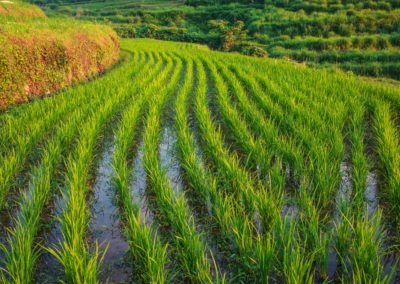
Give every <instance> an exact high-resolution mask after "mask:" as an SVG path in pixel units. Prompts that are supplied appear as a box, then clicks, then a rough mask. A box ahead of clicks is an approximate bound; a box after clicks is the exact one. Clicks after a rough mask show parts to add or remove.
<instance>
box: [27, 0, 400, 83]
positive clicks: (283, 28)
mask: <svg viewBox="0 0 400 284" xmlns="http://www.w3.org/2000/svg"><path fill="white" fill-rule="evenodd" d="M33 1H34V2H36V3H40V4H41V5H43V7H44V8H45V9H46V12H47V13H48V14H50V15H51V14H56V15H60V14H63V15H70V16H75V17H80V18H83V19H90V20H96V21H101V22H107V23H110V24H111V25H112V26H113V27H114V28H115V30H116V31H117V32H118V33H119V35H121V36H122V37H140V38H142V37H149V38H156V39H163V40H173V41H186V42H196V43H204V44H207V45H209V46H210V47H211V48H214V49H220V50H224V51H238V52H241V53H243V54H247V55H253V56H270V57H276V58H289V59H293V60H296V61H300V62H306V63H308V64H309V65H312V66H322V67H328V68H341V69H344V70H348V71H353V72H354V73H356V74H360V75H367V76H384V77H391V78H394V79H400V61H399V56H400V55H399V53H400V2H399V1H396V0H381V1H366V0H352V1H346V0H326V1H313V0H309V1H303V0H297V1H286V0H260V1H259V0H242V1H240V0H236V1H232V0H229V1H228V0H220V1H208V0H187V1H172V0H171V1H168V0H164V1H163V0H158V1H155V0H142V1H128V0H117V1H109V0H106V1H94V0H93V1H70V0H58V1H57V0H55V1H47V0H46V1H42V0H33Z"/></svg>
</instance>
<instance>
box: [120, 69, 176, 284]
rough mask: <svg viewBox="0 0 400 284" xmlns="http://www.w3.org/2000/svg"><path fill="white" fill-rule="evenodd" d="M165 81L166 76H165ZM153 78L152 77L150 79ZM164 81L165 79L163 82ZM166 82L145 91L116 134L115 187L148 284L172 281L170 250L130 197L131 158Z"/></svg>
mask: <svg viewBox="0 0 400 284" xmlns="http://www.w3.org/2000/svg"><path fill="white" fill-rule="evenodd" d="M164 77H165V75H164ZM150 78H151V77H150ZM160 79H162V78H160ZM162 82H163V81H162V80H157V81H155V83H154V84H152V86H151V87H150V88H148V89H143V90H142V91H141V92H143V93H142V94H141V95H139V96H138V97H139V99H138V101H137V102H136V103H135V104H133V105H132V106H131V107H129V108H128V109H127V110H126V111H125V112H124V114H123V116H122V119H121V122H120V124H119V127H118V130H117V131H116V134H115V136H116V142H115V143H116V146H115V152H114V157H113V167H114V170H115V176H114V183H115V185H116V188H117V193H118V196H119V200H120V204H121V211H122V212H123V213H124V214H123V216H124V220H125V227H126V236H127V239H128V242H129V246H130V250H131V252H132V255H133V257H134V259H135V260H136V261H135V265H136V267H137V268H136V271H137V274H138V276H140V278H141V280H142V281H144V282H146V283H164V282H166V281H167V280H168V279H169V274H168V271H167V270H166V268H165V264H166V263H167V246H162V245H161V243H160V241H159V239H158V237H157V235H156V232H155V230H154V228H153V227H152V226H151V225H150V226H147V225H146V224H145V223H143V222H142V219H141V216H140V205H139V204H137V203H134V202H133V201H132V199H131V196H130V193H129V176H130V174H129V172H130V167H129V165H128V154H129V150H130V149H131V148H132V146H133V145H132V143H133V139H132V137H134V136H135V132H136V130H137V127H138V124H139V121H140V115H141V114H143V111H144V109H145V106H146V105H147V101H148V100H149V97H150V96H151V95H156V91H157V90H158V88H159V87H160V85H161V83H162Z"/></svg>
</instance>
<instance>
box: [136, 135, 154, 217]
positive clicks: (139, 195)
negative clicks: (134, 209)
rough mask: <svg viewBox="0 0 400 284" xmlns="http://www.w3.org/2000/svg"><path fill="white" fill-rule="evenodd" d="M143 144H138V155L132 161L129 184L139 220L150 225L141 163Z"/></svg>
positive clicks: (149, 213)
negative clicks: (137, 207) (138, 213)
mask: <svg viewBox="0 0 400 284" xmlns="http://www.w3.org/2000/svg"><path fill="white" fill-rule="evenodd" d="M143 156H144V143H143V141H142V142H141V143H140V146H139V147H138V153H137V155H136V157H135V159H134V161H133V170H132V176H131V180H132V182H131V184H130V195H131V198H132V201H133V203H134V204H137V205H138V206H139V209H140V218H141V221H142V222H143V223H144V224H147V225H150V224H151V223H152V222H153V220H154V214H153V212H152V210H151V209H150V207H149V199H148V198H149V195H148V191H147V186H148V180H147V174H146V169H145V167H144V163H143Z"/></svg>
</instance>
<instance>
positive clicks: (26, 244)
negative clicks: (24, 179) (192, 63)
mask: <svg viewBox="0 0 400 284" xmlns="http://www.w3.org/2000/svg"><path fill="white" fill-rule="evenodd" d="M139 66H140V64H139ZM139 66H138V67H139ZM138 70H139V69H137V70H136V72H138ZM97 91H100V90H97ZM115 94H117V93H114V94H112V95H114V96H106V95H105V93H104V92H103V93H102V92H98V93H97V95H96V96H90V97H91V103H90V104H87V105H86V106H85V107H82V108H76V109H75V110H74V111H73V112H72V113H70V115H69V118H68V120H67V121H66V122H65V124H62V125H61V126H59V128H58V129H56V134H55V135H54V137H53V138H52V139H51V140H49V141H48V142H47V144H46V146H45V149H44V150H43V155H42V156H43V158H42V161H41V162H40V163H39V164H38V165H37V166H36V167H33V168H32V170H31V176H32V178H31V180H30V183H29V188H28V190H27V191H25V192H23V193H22V198H21V203H20V205H19V209H18V211H19V214H18V215H17V216H16V217H15V219H14V221H13V225H14V226H13V227H12V228H10V230H9V237H8V242H7V246H9V249H7V248H6V247H4V250H5V255H6V257H5V263H6V267H7V274H8V275H9V276H8V277H9V278H10V279H13V281H16V282H22V283H27V282H31V280H32V277H33V272H34V265H35V262H36V259H37V258H38V255H39V249H38V247H34V241H35V237H36V235H37V232H38V230H39V221H40V216H41V213H42V211H43V208H44V206H45V205H46V204H47V203H48V201H49V200H50V199H51V198H52V196H53V193H54V191H53V190H52V186H54V181H53V182H52V178H53V176H54V174H55V172H56V170H57V167H58V166H59V164H60V162H61V160H62V158H61V157H64V156H65V154H66V151H67V150H68V148H69V147H70V145H71V143H72V142H73V139H74V137H75V135H76V132H77V129H78V125H79V124H80V122H81V121H83V120H85V119H86V117H87V116H88V115H89V113H91V112H92V111H93V110H95V109H97V108H98V107H99V106H100V105H101V104H103V103H105V101H106V100H108V99H113V98H114V97H115Z"/></svg>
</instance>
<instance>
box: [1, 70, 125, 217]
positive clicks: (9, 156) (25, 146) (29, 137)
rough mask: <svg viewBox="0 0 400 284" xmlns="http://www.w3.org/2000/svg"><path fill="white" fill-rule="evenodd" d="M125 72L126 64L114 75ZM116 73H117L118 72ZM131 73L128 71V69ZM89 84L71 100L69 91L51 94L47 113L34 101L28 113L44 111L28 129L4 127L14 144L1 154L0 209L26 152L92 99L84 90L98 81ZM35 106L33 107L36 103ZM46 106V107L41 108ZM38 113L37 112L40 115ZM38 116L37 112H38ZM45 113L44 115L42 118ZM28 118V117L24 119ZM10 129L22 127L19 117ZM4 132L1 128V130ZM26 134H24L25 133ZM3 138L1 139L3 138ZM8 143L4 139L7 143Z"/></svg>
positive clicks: (106, 81)
mask: <svg viewBox="0 0 400 284" xmlns="http://www.w3.org/2000/svg"><path fill="white" fill-rule="evenodd" d="M121 71H122V72H127V70H126V69H125V68H121V69H119V70H118V72H115V73H116V74H115V75H116V77H118V76H121V77H122V78H124V77H125V78H126V75H121V74H123V73H121V74H120V73H119V72H121ZM117 74H118V75H117ZM127 74H131V73H127ZM100 80H101V81H100V82H101V83H103V84H107V83H109V82H110V78H109V77H107V76H106V77H105V78H102V79H100ZM89 84H90V85H89V86H88V85H84V86H83V87H81V88H78V90H77V91H76V93H77V94H78V95H75V96H72V100H71V99H69V98H68V93H66V94H64V99H63V100H60V101H56V102H54V101H55V100H54V99H53V98H49V99H46V100H44V101H45V102H49V103H48V104H49V105H50V106H52V107H53V108H49V110H48V113H43V111H42V110H41V109H40V108H39V107H41V105H42V104H39V103H38V104H35V105H33V106H32V107H31V108H30V109H29V110H28V113H36V112H37V113H39V115H40V114H43V116H42V119H40V120H39V121H38V122H37V123H35V120H33V121H32V124H31V125H32V126H30V127H29V130H26V132H25V133H24V132H23V133H24V134H22V133H21V134H19V135H18V134H17V133H16V132H15V131H14V130H13V131H11V130H9V131H6V133H8V134H9V135H12V136H11V137H14V136H15V137H16V138H12V141H13V142H12V141H11V145H15V147H10V146H11V145H5V146H6V147H7V152H6V153H4V154H2V156H0V209H3V208H4V205H5V202H6V197H7V195H8V193H9V191H10V190H11V188H12V187H13V186H14V178H15V177H16V176H17V175H18V173H19V172H20V171H21V170H22V169H23V166H24V163H25V162H26V161H27V159H28V155H29V154H30V153H31V152H32V151H33V149H34V147H35V146H36V145H37V143H39V142H40V141H41V140H42V139H43V138H44V137H45V135H46V133H48V132H49V131H51V130H52V129H53V128H54V127H55V126H56V125H57V124H58V123H60V122H61V121H62V119H65V117H67V115H68V113H69V112H70V111H71V110H73V109H74V107H75V108H79V107H81V106H82V105H84V104H85V103H88V102H89V101H90V99H91V96H87V93H86V92H87V91H89V90H90V88H96V87H98V86H99V82H97V81H96V82H95V83H93V84H91V83H89ZM36 105H37V106H38V107H35V106H36ZM44 109H46V108H44ZM39 115H38V116H39ZM39 117H40V116H39ZM43 117H44V118H43ZM27 121H29V119H28V120H27ZM7 125H8V128H9V129H20V127H21V129H23V128H24V127H23V125H24V124H22V125H21V123H20V120H15V121H12V122H8V123H7ZM2 133H3V132H2ZM25 135H26V136H25ZM5 140H7V139H6V137H5ZM2 141H3V140H2ZM8 143H10V141H9V142H7V144H8Z"/></svg>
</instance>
